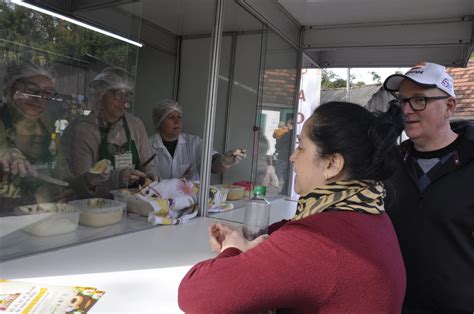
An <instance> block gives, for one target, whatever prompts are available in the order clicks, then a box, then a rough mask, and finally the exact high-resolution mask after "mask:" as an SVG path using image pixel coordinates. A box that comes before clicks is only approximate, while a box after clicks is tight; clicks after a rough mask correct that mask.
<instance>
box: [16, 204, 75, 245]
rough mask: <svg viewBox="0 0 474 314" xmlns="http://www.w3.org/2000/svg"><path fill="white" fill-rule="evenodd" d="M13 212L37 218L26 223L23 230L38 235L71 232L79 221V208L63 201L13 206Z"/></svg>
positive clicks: (46, 235) (44, 235)
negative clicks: (28, 223)
mask: <svg viewBox="0 0 474 314" xmlns="http://www.w3.org/2000/svg"><path fill="white" fill-rule="evenodd" d="M15 214H16V215H18V216H29V217H35V218H37V222H34V223H32V224H30V225H27V226H26V227H24V228H23V231H25V232H28V233H29V234H32V235H35V236H38V237H48V236H54V235H58V234H64V233H69V232H72V231H74V230H76V229H77V225H78V222H79V209H77V208H76V207H74V206H72V205H69V204H65V203H40V204H34V205H26V206H20V207H17V208H15Z"/></svg>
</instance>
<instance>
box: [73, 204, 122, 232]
mask: <svg viewBox="0 0 474 314" xmlns="http://www.w3.org/2000/svg"><path fill="white" fill-rule="evenodd" d="M68 204H69V205H72V206H74V207H76V208H78V209H79V210H80V215H79V223H80V224H81V225H85V226H89V227H102V226H108V225H112V224H116V223H119V222H120V221H122V218H123V213H124V209H125V207H126V206H127V204H126V203H123V202H119V201H116V200H109V199H105V198H90V199H84V200H76V201H71V202H69V203H68Z"/></svg>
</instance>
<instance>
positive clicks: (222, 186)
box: [213, 184, 230, 202]
mask: <svg viewBox="0 0 474 314" xmlns="http://www.w3.org/2000/svg"><path fill="white" fill-rule="evenodd" d="M213 186H214V187H215V188H216V189H218V190H219V191H220V192H221V194H222V201H223V202H225V201H226V200H227V196H228V194H229V191H230V187H229V185H225V184H217V185H213Z"/></svg>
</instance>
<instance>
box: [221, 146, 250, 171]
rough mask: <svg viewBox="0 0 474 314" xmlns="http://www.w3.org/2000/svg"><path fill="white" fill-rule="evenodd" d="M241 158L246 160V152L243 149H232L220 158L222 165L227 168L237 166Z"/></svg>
mask: <svg viewBox="0 0 474 314" xmlns="http://www.w3.org/2000/svg"><path fill="white" fill-rule="evenodd" d="M243 158H247V151H246V150H245V149H242V148H237V149H232V150H229V151H228V152H226V153H225V154H224V155H223V156H222V165H224V167H227V168H229V167H232V166H235V165H236V164H238V163H239V162H240V161H241V160H242V159H243Z"/></svg>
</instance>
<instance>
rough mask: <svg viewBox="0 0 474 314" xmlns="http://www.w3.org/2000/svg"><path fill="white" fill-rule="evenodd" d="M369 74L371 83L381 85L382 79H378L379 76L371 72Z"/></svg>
mask: <svg viewBox="0 0 474 314" xmlns="http://www.w3.org/2000/svg"><path fill="white" fill-rule="evenodd" d="M369 73H370V74H371V75H372V81H374V82H377V83H378V84H380V83H381V81H382V78H381V77H380V75H379V74H378V73H377V72H375V71H371V72H369Z"/></svg>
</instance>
